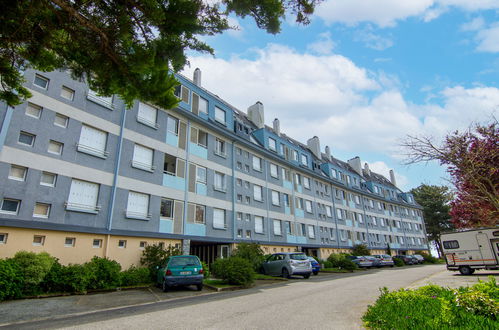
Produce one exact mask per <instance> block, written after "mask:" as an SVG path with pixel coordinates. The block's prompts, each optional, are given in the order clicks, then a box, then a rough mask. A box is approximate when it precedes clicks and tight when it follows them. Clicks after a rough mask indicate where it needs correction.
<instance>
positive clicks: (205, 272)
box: [201, 261, 211, 278]
mask: <svg viewBox="0 0 499 330" xmlns="http://www.w3.org/2000/svg"><path fill="white" fill-rule="evenodd" d="M201 265H203V275H204V278H210V276H211V273H210V267H209V266H208V264H207V263H206V262H204V261H201Z"/></svg>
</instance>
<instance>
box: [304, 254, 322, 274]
mask: <svg viewBox="0 0 499 330" xmlns="http://www.w3.org/2000/svg"><path fill="white" fill-rule="evenodd" d="M307 258H308V260H310V264H311V265H312V274H314V275H317V274H319V271H320V270H321V264H320V263H319V262H318V261H317V260H315V258H314V257H307Z"/></svg>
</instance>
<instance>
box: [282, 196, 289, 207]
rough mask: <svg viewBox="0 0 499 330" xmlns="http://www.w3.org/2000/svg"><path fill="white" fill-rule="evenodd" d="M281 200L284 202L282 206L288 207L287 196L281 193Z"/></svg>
mask: <svg viewBox="0 0 499 330" xmlns="http://www.w3.org/2000/svg"><path fill="white" fill-rule="evenodd" d="M282 199H283V200H284V206H286V207H289V195H288V194H285V193H283V194H282Z"/></svg>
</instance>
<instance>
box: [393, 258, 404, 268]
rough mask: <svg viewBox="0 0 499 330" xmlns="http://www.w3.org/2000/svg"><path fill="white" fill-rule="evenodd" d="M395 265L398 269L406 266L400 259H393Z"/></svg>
mask: <svg viewBox="0 0 499 330" xmlns="http://www.w3.org/2000/svg"><path fill="white" fill-rule="evenodd" d="M393 263H394V264H395V266H397V267H402V266H404V265H405V262H404V260H402V259H400V258H393Z"/></svg>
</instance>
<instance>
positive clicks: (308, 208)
mask: <svg viewBox="0 0 499 330" xmlns="http://www.w3.org/2000/svg"><path fill="white" fill-rule="evenodd" d="M305 209H306V211H307V212H308V213H312V202H311V201H309V200H306V201H305Z"/></svg>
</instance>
